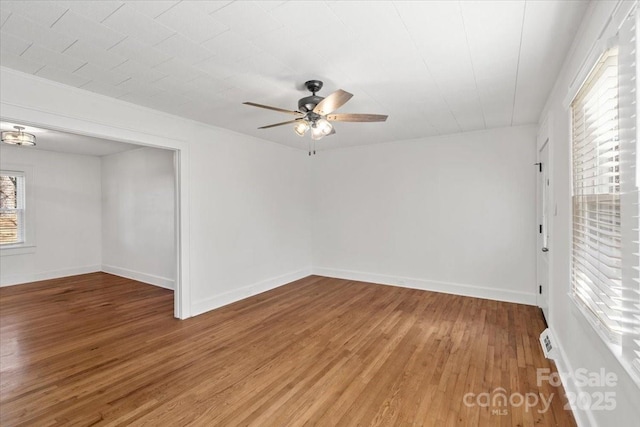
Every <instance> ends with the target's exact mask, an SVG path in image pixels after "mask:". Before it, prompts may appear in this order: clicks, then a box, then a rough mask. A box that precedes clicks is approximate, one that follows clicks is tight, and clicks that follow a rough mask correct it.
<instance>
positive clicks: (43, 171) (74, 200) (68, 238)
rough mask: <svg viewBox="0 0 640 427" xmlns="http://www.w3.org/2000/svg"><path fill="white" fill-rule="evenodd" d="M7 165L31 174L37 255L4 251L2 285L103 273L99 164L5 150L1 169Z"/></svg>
mask: <svg viewBox="0 0 640 427" xmlns="http://www.w3.org/2000/svg"><path fill="white" fill-rule="evenodd" d="M8 164H10V165H25V166H26V167H27V168H28V169H29V171H31V172H32V173H31V174H30V175H28V176H27V180H29V181H30V183H29V184H28V190H31V191H32V192H33V194H32V196H33V197H32V199H33V201H34V203H35V205H27V208H28V209H32V210H33V213H34V214H35V215H34V217H33V222H30V223H27V227H32V228H33V231H34V238H35V249H34V251H33V252H32V253H23V254H17V255H16V254H14V255H6V252H9V251H6V250H3V251H2V256H1V257H0V264H1V265H0V285H11V284H16V283H24V282H31V281H35V280H44V279H49V278H54V277H61V276H68V275H73V274H81V273H87V272H92V271H100V263H101V262H100V259H101V249H100V247H101V243H100V240H101V235H100V227H101V226H100V216H101V215H100V159H99V158H97V157H91V156H82V155H72V154H62V153H54V152H50V151H42V150H35V149H30V148H28V147H10V146H7V145H4V144H3V145H2V146H1V147H0V165H1V167H2V168H5V167H7V165H8ZM30 199H31V198H30Z"/></svg>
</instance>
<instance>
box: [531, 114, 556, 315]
mask: <svg viewBox="0 0 640 427" xmlns="http://www.w3.org/2000/svg"><path fill="white" fill-rule="evenodd" d="M551 126H552V119H551V117H549V115H547V116H546V117H545V118H544V120H543V121H542V124H541V125H540V127H539V128H538V133H537V137H536V162H538V163H543V159H541V156H540V154H541V152H542V149H543V148H544V147H545V145H546V149H547V159H546V164H542V165H541V167H542V168H543V169H542V171H543V172H542V173H544V172H545V171H546V175H547V179H549V184H548V186H547V187H548V188H547V193H546V196H547V197H546V198H547V203H546V210H547V221H546V228H547V229H546V230H543V231H542V234H543V235H544V234H546V235H547V236H549V237H548V239H547V246H549V245H550V243H549V240H551V236H553V219H552V218H553V216H555V203H554V197H553V176H552V173H553V155H552V151H551V150H552V148H553V144H552V141H551V133H552V132H551ZM538 167H540V166H538V165H537V166H536V170H535V173H536V249H535V250H536V282H535V283H536V289H535V295H536V304H537V305H538V307H540V308H541V309H542V311H543V313H544V316H545V319H546V320H547V322H548V321H549V313H550V311H551V310H550V300H549V294H550V291H551V289H552V283H551V270H552V262H553V257H552V256H551V250H552V249H550V251H549V252H546V253H543V252H542V247H543V242H544V238H543V236H541V235H540V233H539V231H538V227H539V226H540V225H541V224H542V200H541V197H544V196H543V194H544V193H543V190H542V188H540V184H541V177H540V176H539V175H538V174H539V173H541V172H539V169H538ZM542 257H545V260H544V261H543V260H542ZM541 262H546V264H547V270H546V277H545V279H546V280H540V279H541V277H540V263H541ZM540 283H546V286H547V288H546V289H544V291H543V292H542V293H540V289H539V286H540Z"/></svg>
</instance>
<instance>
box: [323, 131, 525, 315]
mask: <svg viewBox="0 0 640 427" xmlns="http://www.w3.org/2000/svg"><path fill="white" fill-rule="evenodd" d="M313 160H314V167H315V169H314V191H315V200H314V219H315V221H314V229H313V231H314V232H313V260H314V272H317V273H318V274H325V275H329V276H335V277H343V278H352V279H359V280H370V281H373V282H378V283H387V284H401V285H406V286H410V287H416V288H421V289H431V290H438V291H442V292H449V293H457V294H462V295H472V296H479V297H486V298H494V299H498V300H506V301H516V302H523V303H528V304H535V294H534V291H535V252H534V251H535V170H534V166H533V163H534V162H535V128H534V127H531V126H529V127H517V128H506V129H495V130H489V131H482V132H471V133H461V134H455V135H449V136H442V137H431V138H424V139H420V140H412V141H402V142H394V143H387V144H378V145H373V146H365V147H354V148H347V149H341V150H334V151H328V152H322V153H320V155H318V156H316V158H314V159H313Z"/></svg>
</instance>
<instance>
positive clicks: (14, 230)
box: [0, 171, 25, 245]
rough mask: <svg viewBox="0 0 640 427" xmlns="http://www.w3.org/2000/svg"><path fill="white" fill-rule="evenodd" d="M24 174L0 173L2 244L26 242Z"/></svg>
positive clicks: (0, 230)
mask: <svg viewBox="0 0 640 427" xmlns="http://www.w3.org/2000/svg"><path fill="white" fill-rule="evenodd" d="M24 180H25V177H24V173H22V172H15V171H2V172H1V173H0V244H2V245H12V244H20V243H24V242H25V193H24V188H25V185H24Z"/></svg>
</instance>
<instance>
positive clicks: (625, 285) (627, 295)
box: [565, 11, 640, 386]
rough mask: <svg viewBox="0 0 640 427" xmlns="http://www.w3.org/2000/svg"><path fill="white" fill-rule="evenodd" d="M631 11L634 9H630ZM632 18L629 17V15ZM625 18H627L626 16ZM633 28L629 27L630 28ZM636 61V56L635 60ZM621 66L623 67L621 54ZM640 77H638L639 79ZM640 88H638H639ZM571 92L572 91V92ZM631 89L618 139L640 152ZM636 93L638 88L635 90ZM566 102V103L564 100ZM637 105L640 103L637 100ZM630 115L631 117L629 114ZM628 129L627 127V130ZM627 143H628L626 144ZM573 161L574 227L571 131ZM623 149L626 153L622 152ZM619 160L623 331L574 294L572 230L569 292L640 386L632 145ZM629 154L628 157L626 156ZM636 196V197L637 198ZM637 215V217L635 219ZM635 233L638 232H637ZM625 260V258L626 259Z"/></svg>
mask: <svg viewBox="0 0 640 427" xmlns="http://www.w3.org/2000/svg"><path fill="white" fill-rule="evenodd" d="M635 13H636V16H635V17H633V18H631V19H633V20H635V22H636V34H637V25H638V22H640V21H639V20H638V16H637V13H638V12H637V11H636V12H635ZM630 15H631V13H630ZM627 19H629V18H627ZM623 22H624V20H623ZM619 28H622V26H620V27H619ZM629 31H630V30H629ZM630 34H631V33H630V32H629V34H626V35H625V36H626V37H627V38H628V37H629V36H630ZM600 45H601V46H606V47H607V48H606V49H601V50H600V52H601V53H602V54H604V53H605V52H607V51H608V50H609V49H610V48H612V47H617V46H618V45H619V42H618V40H617V38H612V39H610V40H608V41H607V43H604V44H603V43H600ZM618 55H620V52H618ZM600 58H601V55H599V56H598V57H597V58H592V61H590V62H591V64H592V68H593V69H595V68H596V64H598V63H599V62H600ZM636 58H638V55H637V54H636ZM635 62H636V64H637V60H636V61H635ZM618 64H619V65H618V67H620V58H618ZM637 67H638V66H637V65H636V70H637ZM592 71H593V70H590V71H589V72H588V73H585V74H583V75H582V76H581V77H582V82H583V83H585V82H586V81H588V80H589V78H590V76H591V74H592ZM636 72H637V71H636ZM619 76H620V71H619V72H618V77H619ZM636 80H637V79H636ZM624 84H625V83H624V82H621V81H619V82H618V87H619V88H620V86H621V85H624ZM636 84H638V82H637V81H636ZM572 89H573V90H572V91H571V92H573V95H572V97H571V98H570V99H572V100H575V99H576V98H577V97H578V94H579V93H580V90H579V89H580V88H575V87H574V88H572ZM636 89H638V88H636ZM571 92H570V93H571ZM630 92H631V90H630V89H629V87H625V88H623V89H621V91H620V93H619V94H618V99H619V102H620V104H619V106H618V112H619V114H618V117H619V118H618V120H619V122H618V123H619V124H623V121H626V122H625V123H624V125H623V126H619V141H620V143H621V144H624V143H625V141H627V140H635V141H636V143H635V144H636V145H635V151H636V153H637V154H638V151H640V150H638V142H637V141H638V124H637V122H636V123H635V135H633V130H634V129H633V127H634V126H633V125H631V127H630V128H629V120H632V119H631V117H632V115H631V114H629V111H624V112H622V113H621V112H620V111H621V109H622V108H625V106H626V105H627V103H628V102H627V101H624V102H622V101H621V98H622V95H623V93H624V94H625V96H627V93H630ZM636 93H637V90H636ZM571 104H573V101H572V102H571ZM565 105H566V104H565ZM636 105H637V104H636ZM572 108H573V107H572V106H571V107H570V109H569V111H570V113H571V110H572ZM626 108H629V107H628V106H626ZM635 113H636V115H637V108H636V111H635ZM627 116H628V117H627ZM570 120H571V123H572V122H573V118H572V117H571V119H570ZM570 128H571V129H573V124H571V125H570ZM625 128H626V129H628V130H625ZM623 132H627V133H626V134H624V135H622V134H623ZM629 133H631V135H629ZM627 145H628V144H627ZM570 147H571V164H572V168H571V169H572V170H571V173H572V177H571V187H572V203H571V210H572V213H571V218H572V222H571V224H572V229H573V227H574V225H575V224H574V216H573V214H574V212H573V197H574V194H573V189H574V176H573V173H574V171H573V160H574V157H573V148H574V139H573V134H572V135H571V144H570ZM623 152H624V153H625V154H623ZM619 153H620V161H619V163H618V164H619V165H620V180H621V184H622V183H623V182H624V183H626V184H625V187H624V189H623V186H622V185H621V186H620V188H621V189H620V208H621V215H620V216H621V217H620V221H621V230H620V234H621V236H620V238H621V248H622V255H621V259H622V267H621V269H622V280H621V283H622V284H621V288H622V294H621V296H620V303H619V307H620V308H619V313H620V315H621V319H622V328H621V332H619V333H618V334H613V335H612V334H611V333H609V331H608V330H607V328H605V327H603V322H601V319H599V318H598V316H597V315H596V314H595V313H596V311H597V310H592V309H590V308H587V307H586V304H585V303H584V301H583V300H581V299H579V297H577V296H576V295H575V292H574V283H573V271H574V265H573V262H574V257H573V255H574V247H573V232H572V244H571V257H570V259H571V272H572V277H571V283H572V285H571V288H572V289H571V292H570V293H569V295H570V297H571V300H572V301H573V302H574V304H575V306H577V308H578V309H579V310H578V312H579V313H581V314H582V315H583V316H584V318H585V319H586V320H587V321H588V323H589V324H591V326H592V327H593V328H594V330H595V331H596V332H597V333H598V335H599V336H600V338H601V339H602V341H603V342H604V344H605V345H606V346H607V347H608V348H609V349H610V351H611V352H612V353H613V354H614V356H615V357H616V359H617V360H618V361H619V362H620V364H621V365H622V367H623V368H624V369H625V370H626V371H627V373H628V374H629V375H630V377H631V379H632V380H633V381H634V382H635V383H636V384H637V385H638V386H640V353H636V352H638V350H640V324H638V323H637V320H635V319H638V320H640V317H638V316H639V312H638V309H639V308H640V293H639V291H640V286H638V283H637V282H638V274H637V273H632V276H630V275H629V272H631V271H633V270H635V268H637V252H638V239H639V238H638V234H637V232H638V224H635V223H634V222H633V221H634V220H635V221H637V209H638V208H637V204H638V200H637V197H638V196H637V187H638V186H639V185H640V178H639V176H640V175H638V176H636V179H635V190H636V192H635V195H634V194H630V193H629V190H631V192H633V179H632V177H631V175H633V170H632V168H629V167H628V163H629V162H633V159H630V158H629V156H628V153H629V149H628V148H625V149H623V148H622V145H621V148H620V151H619ZM638 155H639V157H638V159H636V161H635V163H636V171H635V172H636V174H638V172H639V171H638V163H639V161H638V160H640V154H638ZM625 156H627V157H625ZM624 162H626V163H627V164H626V165H625V166H624V168H626V172H625V171H624V170H625V169H623V163H624ZM623 174H625V177H624V178H623ZM634 197H635V199H634ZM630 203H631V204H635V205H636V208H635V212H636V213H634V209H628V208H629V206H630ZM623 205H624V206H625V207H626V208H627V211H624V209H623ZM634 216H635V219H634ZM634 233H636V234H634ZM625 260H626V261H625ZM629 261H631V264H629ZM625 262H626V264H625Z"/></svg>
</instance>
